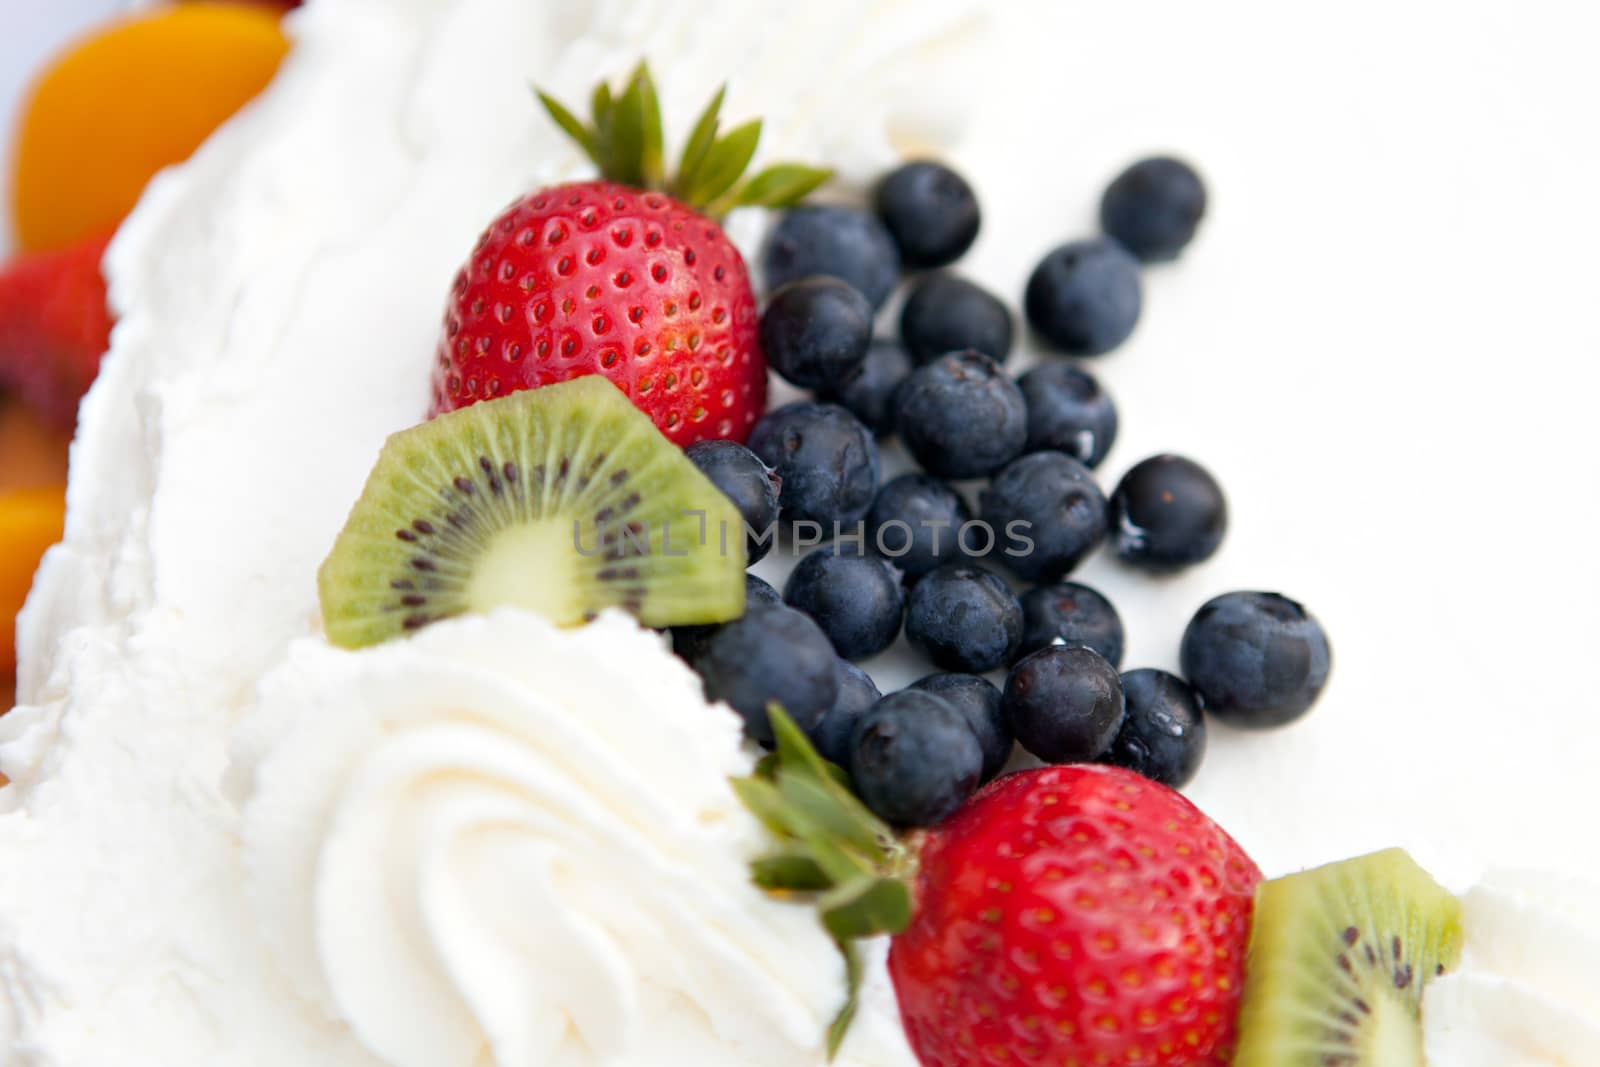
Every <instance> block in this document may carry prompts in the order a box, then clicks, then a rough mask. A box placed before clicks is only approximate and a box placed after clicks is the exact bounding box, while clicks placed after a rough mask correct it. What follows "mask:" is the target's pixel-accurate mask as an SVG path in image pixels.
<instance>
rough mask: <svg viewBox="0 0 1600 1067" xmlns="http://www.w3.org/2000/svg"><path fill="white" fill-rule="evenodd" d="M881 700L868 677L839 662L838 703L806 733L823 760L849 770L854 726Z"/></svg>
mask: <svg viewBox="0 0 1600 1067" xmlns="http://www.w3.org/2000/svg"><path fill="white" fill-rule="evenodd" d="M882 698H883V694H882V693H880V692H878V686H877V685H876V683H874V682H873V680H872V676H871V675H869V674H867V672H866V671H864V670H862V669H861V668H860V667H857V666H856V665H855V664H854V663H851V662H849V661H848V660H840V661H839V699H838V700H836V701H835V702H834V705H833V707H831V708H829V709H828V710H827V711H826V712H824V713H823V716H822V718H821V719H820V720H819V721H818V722H817V725H816V726H814V727H812V728H811V730H810V731H809V734H810V737H811V743H812V744H813V745H815V746H816V747H817V751H818V752H820V753H821V754H822V758H823V759H825V760H827V761H828V762H829V763H836V764H838V765H839V766H841V767H845V768H848V767H849V766H850V739H851V738H852V737H853V736H855V732H856V723H858V722H860V721H861V717H862V716H863V715H865V714H866V713H867V712H869V711H871V710H872V706H873V705H874V704H876V703H877V702H878V701H879V700H881V699H882Z"/></svg>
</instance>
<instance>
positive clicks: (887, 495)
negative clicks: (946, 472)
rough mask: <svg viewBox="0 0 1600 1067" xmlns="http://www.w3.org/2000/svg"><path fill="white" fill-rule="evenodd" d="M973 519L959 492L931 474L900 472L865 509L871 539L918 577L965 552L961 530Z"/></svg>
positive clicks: (910, 575) (913, 577)
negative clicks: (963, 550) (962, 547)
mask: <svg viewBox="0 0 1600 1067" xmlns="http://www.w3.org/2000/svg"><path fill="white" fill-rule="evenodd" d="M971 520H972V511H971V509H969V508H968V507H967V502H966V501H965V500H963V499H961V494H960V493H957V492H956V491H955V490H954V489H952V488H950V487H949V486H948V485H946V484H944V483H943V482H941V481H940V480H939V479H937V478H935V477H933V476H932V475H928V474H917V473H911V474H902V475H900V476H899V477H898V478H891V479H890V480H889V481H887V482H885V483H884V486H883V488H882V489H880V490H878V496H877V498H876V499H875V500H873V502H872V509H871V510H870V511H868V512H867V538H868V544H869V545H870V546H871V548H872V549H873V551H875V552H880V553H882V554H883V555H885V556H887V557H889V559H891V560H893V561H894V565H895V566H896V567H899V568H900V570H901V572H902V573H904V574H905V576H906V580H907V581H910V582H915V581H916V580H917V579H918V578H921V577H922V576H923V575H924V574H927V573H928V572H929V571H931V570H933V569H934V568H935V567H939V566H941V565H943V564H945V563H953V562H955V561H956V560H959V559H960V558H961V557H962V555H963V553H962V551H961V542H960V536H961V533H960V532H961V528H962V527H963V526H965V525H966V524H967V523H968V522H970V521H971Z"/></svg>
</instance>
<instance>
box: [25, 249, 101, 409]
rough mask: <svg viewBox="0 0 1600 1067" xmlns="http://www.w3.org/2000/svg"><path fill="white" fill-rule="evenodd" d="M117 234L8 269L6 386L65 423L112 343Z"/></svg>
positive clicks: (43, 254)
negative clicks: (111, 269)
mask: <svg viewBox="0 0 1600 1067" xmlns="http://www.w3.org/2000/svg"><path fill="white" fill-rule="evenodd" d="M109 240H110V238H109V237H97V238H94V239H91V240H87V241H84V242H82V243H81V244H76V245H72V246H71V247H68V248H64V249H60V250H58V251H50V252H31V253H28V254H25V255H21V256H18V257H17V258H15V259H13V260H12V261H11V262H9V263H7V264H6V265H5V266H4V268H3V269H0V389H5V390H7V391H14V392H15V393H16V394H17V395H18V396H19V397H20V398H21V399H22V402H23V403H24V404H26V405H27V406H28V407H29V408H31V409H32V410H33V411H34V412H36V413H37V414H39V415H40V416H41V417H43V418H45V419H47V420H49V421H50V422H52V423H53V424H55V425H57V426H60V427H62V428H71V427H72V425H73V424H74V423H75V422H76V421H77V418H78V401H79V400H81V399H82V398H83V394H84V393H86V392H88V391H89V386H91V385H93V384H94V379H95V375H96V374H98V373H99V371H100V357H101V355H102V354H104V352H105V350H106V348H107V347H108V346H109V345H110V343H111V312H110V310H109V309H108V308H107V307H106V283H105V280H104V279H103V278H102V277H101V275H100V260H101V259H102V258H103V257H104V256H105V251H106V244H107V243H108V242H109Z"/></svg>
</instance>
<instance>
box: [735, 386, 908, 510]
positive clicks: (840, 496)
mask: <svg viewBox="0 0 1600 1067" xmlns="http://www.w3.org/2000/svg"><path fill="white" fill-rule="evenodd" d="M750 448H751V450H752V451H753V452H755V454H756V455H758V456H760V457H761V459H762V461H763V462H765V463H766V464H767V465H768V466H770V467H772V468H773V469H774V470H775V471H777V472H778V478H779V479H780V481H781V482H782V484H783V489H782V491H781V492H780V494H779V497H778V500H779V504H780V505H781V507H782V512H781V515H782V518H783V521H784V522H785V523H788V524H791V525H792V524H794V523H796V522H810V523H816V524H818V525H819V526H820V527H821V529H822V532H832V530H833V526H834V524H835V523H838V524H841V525H848V524H851V523H854V522H857V521H859V520H860V519H861V517H862V516H863V515H865V514H866V513H867V508H869V507H871V506H872V498H873V496H874V495H875V494H876V493H877V491H878V442H877V440H876V439H875V438H874V437H873V436H872V431H871V430H868V429H867V428H866V427H865V426H863V425H862V424H861V420H860V419H857V418H856V417H855V416H854V415H852V414H850V413H849V412H848V411H846V410H845V409H844V408H842V407H839V406H838V405H836V404H816V403H811V402H810V401H805V400H797V401H795V402H794V403H792V404H785V405H784V406H783V407H781V408H777V409H775V410H773V411H769V412H768V413H767V414H766V415H765V416H763V417H762V419H761V421H760V422H759V423H757V424H756V428H755V430H754V431H752V432H751V434H750Z"/></svg>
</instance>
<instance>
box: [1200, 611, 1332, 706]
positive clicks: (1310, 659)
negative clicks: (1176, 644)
mask: <svg viewBox="0 0 1600 1067" xmlns="http://www.w3.org/2000/svg"><path fill="white" fill-rule="evenodd" d="M1179 656H1180V660H1181V662H1182V664H1183V674H1184V677H1185V678H1187V679H1188V680H1189V684H1190V685H1192V686H1194V687H1195V689H1196V690H1198V691H1199V693H1200V697H1201V699H1202V700H1203V701H1204V702H1205V709H1206V712H1207V713H1208V714H1211V715H1215V716H1216V717H1217V718H1219V719H1221V720H1222V721H1224V722H1226V723H1228V724H1229V725H1230V726H1243V727H1247V728H1250V729H1267V728H1269V727H1273V726H1282V725H1284V724H1285V723H1290V722H1293V721H1294V720H1296V719H1298V718H1299V717H1300V716H1302V715H1304V714H1305V713H1306V712H1307V711H1309V710H1310V709H1311V705H1312V704H1314V703H1316V700H1317V697H1318V696H1319V695H1320V694H1321V693H1322V686H1323V684H1324V683H1325V682H1327V680H1328V670H1329V667H1330V666H1331V665H1332V659H1333V653H1332V651H1331V650H1330V649H1329V648H1328V636H1327V634H1325V633H1323V630H1322V625H1321V624H1320V623H1319V622H1317V620H1316V619H1315V618H1314V617H1312V615H1311V613H1310V612H1308V611H1306V609H1305V608H1304V607H1302V606H1301V605H1300V604H1298V603H1296V602H1295V601H1293V600H1290V599H1289V598H1288V597H1285V596H1280V595H1279V594H1277V593H1224V594H1223V595H1222V596H1219V597H1216V598H1214V599H1212V600H1210V601H1207V602H1206V604H1205V605H1204V606H1202V607H1201V608H1200V610H1199V611H1198V612H1196V613H1195V617H1194V618H1193V619H1191V620H1190V622H1189V626H1188V629H1186V630H1184V632H1183V645H1182V646H1181V648H1180V651H1179Z"/></svg>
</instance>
